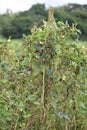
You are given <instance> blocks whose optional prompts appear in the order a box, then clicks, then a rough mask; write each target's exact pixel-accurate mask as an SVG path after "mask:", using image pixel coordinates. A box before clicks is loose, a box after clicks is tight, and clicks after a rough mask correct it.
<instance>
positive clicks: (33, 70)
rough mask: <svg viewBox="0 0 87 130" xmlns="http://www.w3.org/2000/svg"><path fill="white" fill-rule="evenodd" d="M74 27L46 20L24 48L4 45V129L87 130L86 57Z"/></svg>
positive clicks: (0, 79)
mask: <svg viewBox="0 0 87 130" xmlns="http://www.w3.org/2000/svg"><path fill="white" fill-rule="evenodd" d="M78 32H79V31H78V30H77V29H76V27H75V25H73V26H69V24H68V23H65V24H64V23H63V22H55V20H54V19H53V18H52V19H51V21H50V20H49V21H48V22H46V21H44V23H43V26H41V27H39V28H38V27H37V26H35V27H34V28H33V29H32V30H31V35H28V36H25V35H24V39H23V40H24V44H22V45H21V46H20V47H19V48H18V47H17V46H16V48H15V49H12V46H11V44H12V43H2V44H0V129H1V130H86V129H87V82H86V81H87V52H86V51H85V49H86V48H84V51H83V49H79V48H78V47H77V46H76V44H75V43H74V42H72V40H71V39H72V37H74V38H76V37H77V36H78Z"/></svg>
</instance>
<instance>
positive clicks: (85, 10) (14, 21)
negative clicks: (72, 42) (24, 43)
mask: <svg viewBox="0 0 87 130" xmlns="http://www.w3.org/2000/svg"><path fill="white" fill-rule="evenodd" d="M47 17H48V9H46V8H45V5H44V4H36V5H33V6H32V7H31V8H30V9H29V10H27V11H24V12H19V13H17V14H12V12H11V11H7V12H6V14H2V15H0V33H1V34H2V35H3V36H4V37H6V38H8V37H9V36H12V38H21V37H22V34H26V35H29V34H31V28H32V27H33V25H34V24H35V23H36V24H37V26H40V25H42V23H43V22H42V21H43V19H44V20H47ZM54 17H55V19H56V21H63V22H66V21H68V23H69V24H72V23H77V25H78V26H77V28H78V29H80V30H81V35H80V39H82V40H87V5H79V4H68V5H66V6H62V7H57V8H55V11H54Z"/></svg>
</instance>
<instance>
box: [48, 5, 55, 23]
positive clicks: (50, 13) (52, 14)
mask: <svg viewBox="0 0 87 130" xmlns="http://www.w3.org/2000/svg"><path fill="white" fill-rule="evenodd" d="M53 20H54V8H53V7H50V8H49V16H48V22H52V21H53Z"/></svg>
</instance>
